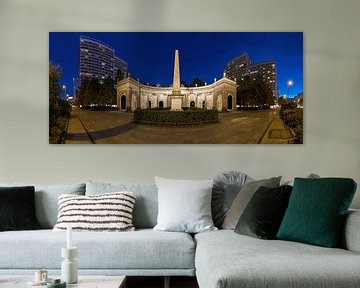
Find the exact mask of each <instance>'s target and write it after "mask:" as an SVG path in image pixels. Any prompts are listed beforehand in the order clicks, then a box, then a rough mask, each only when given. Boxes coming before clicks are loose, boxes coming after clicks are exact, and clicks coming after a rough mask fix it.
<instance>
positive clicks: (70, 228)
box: [66, 225, 72, 249]
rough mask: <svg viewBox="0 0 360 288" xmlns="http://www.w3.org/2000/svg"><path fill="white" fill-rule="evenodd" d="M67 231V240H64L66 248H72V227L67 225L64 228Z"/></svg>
mask: <svg viewBox="0 0 360 288" xmlns="http://www.w3.org/2000/svg"><path fill="white" fill-rule="evenodd" d="M66 232H67V242H66V248H68V249H70V248H72V234H71V232H72V227H71V226H70V225H69V226H67V229H66Z"/></svg>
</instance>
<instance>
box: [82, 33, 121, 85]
mask: <svg viewBox="0 0 360 288" xmlns="http://www.w3.org/2000/svg"><path fill="white" fill-rule="evenodd" d="M117 69H121V71H122V73H123V74H126V73H127V63H126V62H125V61H124V60H122V59H121V58H119V57H117V56H116V55H115V50H114V48H112V47H110V46H109V45H107V44H105V43H103V42H101V41H98V40H95V39H93V38H90V37H86V36H80V51H79V80H80V83H81V81H83V80H84V79H98V80H99V81H100V83H102V81H104V79H105V78H107V77H110V78H112V79H113V80H115V76H116V73H117Z"/></svg>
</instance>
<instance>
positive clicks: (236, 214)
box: [222, 176, 281, 230]
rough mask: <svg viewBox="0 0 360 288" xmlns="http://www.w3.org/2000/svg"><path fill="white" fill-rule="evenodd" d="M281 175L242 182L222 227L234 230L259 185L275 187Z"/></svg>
mask: <svg viewBox="0 0 360 288" xmlns="http://www.w3.org/2000/svg"><path fill="white" fill-rule="evenodd" d="M280 179H281V176H279V177H274V178H270V179H263V180H257V181H251V182H248V183H246V184H244V185H243V186H242V188H241V190H240V192H239V193H238V195H237V196H236V198H235V200H234V201H233V203H232V205H231V208H230V210H229V212H228V213H227V215H226V217H225V220H224V223H223V225H222V227H223V229H227V230H234V229H235V227H236V224H237V223H238V221H239V219H240V216H241V214H242V213H243V212H244V210H245V207H246V206H247V204H248V203H249V201H250V199H251V198H252V197H253V195H254V194H255V192H256V191H257V190H258V189H259V188H260V187H261V186H264V187H269V188H276V187H278V186H279V183H280Z"/></svg>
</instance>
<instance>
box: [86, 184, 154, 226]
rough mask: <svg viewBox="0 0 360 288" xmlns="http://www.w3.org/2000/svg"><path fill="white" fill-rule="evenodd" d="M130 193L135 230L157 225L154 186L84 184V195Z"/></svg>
mask: <svg viewBox="0 0 360 288" xmlns="http://www.w3.org/2000/svg"><path fill="white" fill-rule="evenodd" d="M120 191H131V192H133V193H134V194H135V197H136V200H135V206H134V210H133V223H134V226H135V228H136V229H139V228H153V227H154V226H155V225H156V224H157V214H158V192H157V187H156V185H155V184H121V183H103V182H91V181H89V182H86V193H85V195H89V196H90V195H98V194H103V193H110V192H120Z"/></svg>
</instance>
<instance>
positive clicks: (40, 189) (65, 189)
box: [0, 183, 85, 229]
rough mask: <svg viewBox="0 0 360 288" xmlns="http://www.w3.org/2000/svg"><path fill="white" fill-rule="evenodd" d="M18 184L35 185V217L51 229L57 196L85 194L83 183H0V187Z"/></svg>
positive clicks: (54, 220)
mask: <svg viewBox="0 0 360 288" xmlns="http://www.w3.org/2000/svg"><path fill="white" fill-rule="evenodd" d="M19 186H34V187H35V210H36V218H37V220H38V221H39V224H40V227H41V228H43V229H52V228H53V227H54V226H55V224H56V220H57V216H58V197H59V196H60V195H61V194H72V195H85V183H81V184H61V185H46V184H44V185H39V184H20V183H0V187H19Z"/></svg>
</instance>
